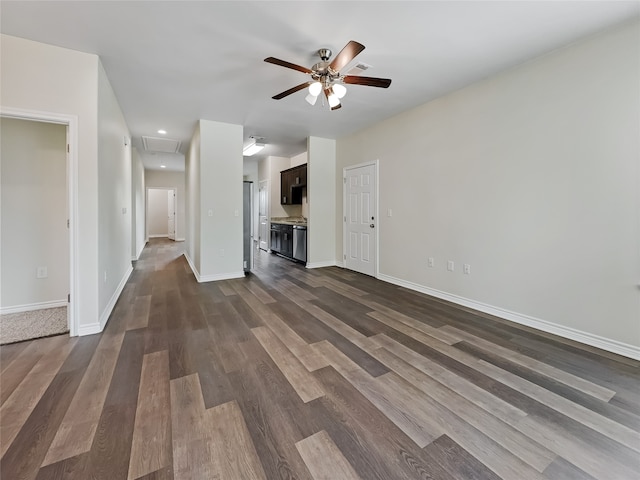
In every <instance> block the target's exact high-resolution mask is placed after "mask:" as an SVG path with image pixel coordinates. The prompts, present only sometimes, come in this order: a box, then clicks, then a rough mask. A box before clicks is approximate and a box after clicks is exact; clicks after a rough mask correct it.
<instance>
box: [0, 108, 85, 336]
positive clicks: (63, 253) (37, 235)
mask: <svg viewBox="0 0 640 480" xmlns="http://www.w3.org/2000/svg"><path fill="white" fill-rule="evenodd" d="M0 122H1V127H2V137H3V140H2V150H3V152H2V153H3V155H2V157H3V165H2V170H3V171H2V183H3V185H2V216H1V217H2V223H3V225H2V238H1V239H0V242H1V243H2V253H3V258H2V277H3V278H2V281H1V283H2V285H3V291H2V305H1V306H0V307H1V309H0V312H1V313H2V314H3V315H5V314H7V315H12V316H14V315H22V314H24V315H27V316H28V315H32V317H33V318H32V319H30V320H34V323H33V324H32V328H31V332H30V333H28V334H27V337H25V338H24V339H26V338H37V337H39V336H44V335H50V334H56V333H64V332H65V331H68V332H69V335H71V336H75V335H77V334H78V325H77V316H76V312H77V306H78V304H79V301H78V300H79V299H78V298H77V295H76V294H75V293H76V292H77V291H78V289H77V288H76V287H77V285H76V282H77V279H78V275H77V271H76V265H77V261H76V248H75V246H76V245H77V244H78V243H77V238H78V229H77V226H76V222H75V219H76V218H77V209H78V206H77V201H76V192H77V117H75V116H73V115H64V114H55V113H46V112H34V111H29V110H21V109H14V108H7V107H0ZM30 312H33V313H32V314H31V313H30ZM36 319H38V320H37V321H36ZM42 319H44V321H43V320H42ZM54 319H55V322H56V323H57V325H58V327H57V329H56V331H55V332H53V331H51V329H52V328H53V326H52V325H53V321H54ZM38 322H40V323H38ZM14 341H16V340H14Z"/></svg>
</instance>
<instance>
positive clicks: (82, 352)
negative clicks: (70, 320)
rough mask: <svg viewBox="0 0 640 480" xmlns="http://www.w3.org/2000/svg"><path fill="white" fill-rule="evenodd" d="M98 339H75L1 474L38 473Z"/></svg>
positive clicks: (28, 475)
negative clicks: (72, 346) (71, 348)
mask: <svg viewBox="0 0 640 480" xmlns="http://www.w3.org/2000/svg"><path fill="white" fill-rule="evenodd" d="M97 343H98V339H97V338H82V339H79V340H77V341H76V342H75V345H74V348H73V350H72V351H71V353H70V354H69V355H68V356H67V358H66V359H65V362H64V364H63V365H62V367H60V369H59V370H58V373H57V374H56V375H55V377H54V378H53V380H52V381H51V383H50V384H49V386H48V388H47V390H46V391H45V392H44V394H43V395H42V397H41V398H40V400H39V401H38V403H37V404H36V406H35V408H34V409H33V411H32V412H31V414H30V415H29V417H28V418H27V420H26V421H25V423H24V425H23V426H22V428H21V429H20V431H19V432H18V435H16V437H15V439H14V440H13V442H12V443H11V444H10V445H9V448H7V450H6V453H5V454H4V455H3V457H2V462H0V478H2V479H5V478H10V479H22V478H25V479H26V478H35V477H36V475H37V473H38V470H39V468H40V465H41V463H42V460H43V459H44V456H45V454H46V453H47V450H48V448H49V445H50V444H51V442H52V441H53V437H54V435H55V433H56V430H57V428H58V427H59V425H60V423H61V422H62V418H63V416H64V414H65V412H66V410H67V408H68V407H69V403H70V402H71V398H72V397H73V395H74V394H75V392H76V390H77V388H78V385H79V384H80V380H81V378H82V376H83V375H84V372H85V370H86V368H87V365H88V363H89V360H90V358H91V355H92V353H93V351H94V350H95V348H96V346H97Z"/></svg>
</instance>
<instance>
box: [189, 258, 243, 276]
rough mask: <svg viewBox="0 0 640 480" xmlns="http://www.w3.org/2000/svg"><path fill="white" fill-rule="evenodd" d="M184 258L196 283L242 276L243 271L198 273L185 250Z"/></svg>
mask: <svg viewBox="0 0 640 480" xmlns="http://www.w3.org/2000/svg"><path fill="white" fill-rule="evenodd" d="M184 258H186V259H187V263H188V264H189V268H191V271H192V272H193V275H194V276H195V277H196V281H197V282H198V283H204V282H215V281H218V280H231V279H233V278H244V271H241V272H229V273H216V274H215V275H200V272H199V271H198V269H197V268H196V267H195V265H194V264H193V262H192V261H191V257H189V254H188V253H187V252H184Z"/></svg>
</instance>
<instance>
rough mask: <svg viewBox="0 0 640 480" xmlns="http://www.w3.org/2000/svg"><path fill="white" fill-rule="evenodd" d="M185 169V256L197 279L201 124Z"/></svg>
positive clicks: (197, 127) (192, 142)
mask: <svg viewBox="0 0 640 480" xmlns="http://www.w3.org/2000/svg"><path fill="white" fill-rule="evenodd" d="M184 168H185V184H186V185H185V188H186V191H187V201H186V205H185V213H186V220H187V221H186V227H187V234H186V245H185V250H184V254H185V257H186V258H187V261H188V262H189V265H190V266H191V269H193V270H195V271H194V273H195V274H196V278H197V277H198V275H199V268H200V267H199V266H200V223H201V220H202V218H201V217H202V215H201V212H200V123H198V124H197V125H196V129H195V131H194V132H193V136H192V137H191V143H190V144H189V151H188V152H187V154H186V155H185V158H184Z"/></svg>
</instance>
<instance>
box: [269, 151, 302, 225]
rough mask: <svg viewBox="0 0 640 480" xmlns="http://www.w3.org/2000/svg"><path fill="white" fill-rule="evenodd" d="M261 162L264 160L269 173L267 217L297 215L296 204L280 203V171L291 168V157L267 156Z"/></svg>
mask: <svg viewBox="0 0 640 480" xmlns="http://www.w3.org/2000/svg"><path fill="white" fill-rule="evenodd" d="M263 162H266V166H267V168H266V170H267V173H268V175H269V218H271V217H289V216H293V215H297V214H298V212H297V211H296V208H298V206H297V205H281V204H280V172H281V171H282V170H286V169H287V168H291V159H290V158H289V157H274V156H269V157H267V158H266V159H264V160H263Z"/></svg>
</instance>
